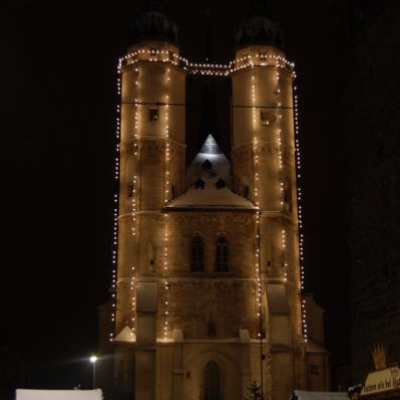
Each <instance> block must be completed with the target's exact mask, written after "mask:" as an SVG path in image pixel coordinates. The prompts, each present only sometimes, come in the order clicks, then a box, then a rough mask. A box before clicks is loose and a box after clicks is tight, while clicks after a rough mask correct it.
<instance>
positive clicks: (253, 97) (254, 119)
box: [251, 75, 262, 340]
mask: <svg viewBox="0 0 400 400" xmlns="http://www.w3.org/2000/svg"><path fill="white" fill-rule="evenodd" d="M251 103H252V111H251V118H252V126H253V154H254V160H253V162H254V204H255V205H256V206H257V208H259V201H258V184H259V182H258V181H259V173H258V162H259V157H258V139H257V115H256V104H257V98H256V78H255V76H254V75H252V77H251ZM255 239H256V254H255V257H256V259H255V272H256V276H257V283H256V285H257V295H256V307H257V318H259V320H260V330H259V332H258V334H257V336H258V338H259V339H260V340H261V339H262V315H261V312H262V285H261V268H260V212H259V211H257V214H256V238H255Z"/></svg>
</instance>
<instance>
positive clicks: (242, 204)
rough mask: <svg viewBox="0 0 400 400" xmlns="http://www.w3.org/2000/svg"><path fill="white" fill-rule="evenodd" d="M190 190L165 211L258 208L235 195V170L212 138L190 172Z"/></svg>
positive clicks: (188, 172)
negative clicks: (233, 190)
mask: <svg viewBox="0 0 400 400" xmlns="http://www.w3.org/2000/svg"><path fill="white" fill-rule="evenodd" d="M186 182H187V187H188V190H187V191H186V192H185V193H183V194H181V195H180V196H178V197H176V198H174V199H172V200H171V201H170V202H169V203H168V204H167V205H166V206H165V207H164V210H173V211H178V210H184V211H189V210H190V211H192V210H193V209H197V210H199V209H202V210H204V209H207V210H211V209H212V210H216V209H218V210H246V211H253V210H256V209H257V207H256V206H255V205H254V204H253V203H252V202H251V201H249V200H248V199H246V198H244V197H242V196H239V195H238V194H235V193H234V192H232V190H231V189H230V188H231V186H232V174H231V166H230V163H229V161H228V159H227V158H226V157H225V155H224V154H223V153H222V152H221V150H220V149H219V147H218V144H217V143H216V141H215V140H214V138H213V137H212V135H208V137H207V139H206V141H205V142H204V144H203V146H202V147H201V149H200V151H199V153H198V154H197V155H196V157H195V158H194V159H193V161H192V163H191V164H190V166H189V167H188V169H187V173H186Z"/></svg>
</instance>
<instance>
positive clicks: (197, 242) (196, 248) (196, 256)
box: [190, 235, 204, 272]
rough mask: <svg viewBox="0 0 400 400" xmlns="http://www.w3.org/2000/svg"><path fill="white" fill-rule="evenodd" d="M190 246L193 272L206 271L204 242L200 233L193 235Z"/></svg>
mask: <svg viewBox="0 0 400 400" xmlns="http://www.w3.org/2000/svg"><path fill="white" fill-rule="evenodd" d="M190 247H191V249H190V251H191V254H190V257H191V262H190V270H191V271H192V272H200V271H204V244H203V239H202V238H201V236H200V235H194V236H193V237H192V241H191V244H190Z"/></svg>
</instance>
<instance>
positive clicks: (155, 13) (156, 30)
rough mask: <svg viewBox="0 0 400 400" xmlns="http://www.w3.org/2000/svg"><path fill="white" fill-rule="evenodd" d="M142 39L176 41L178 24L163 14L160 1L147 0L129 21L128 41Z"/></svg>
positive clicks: (174, 42) (132, 41)
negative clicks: (138, 13) (142, 7)
mask: <svg viewBox="0 0 400 400" xmlns="http://www.w3.org/2000/svg"><path fill="white" fill-rule="evenodd" d="M143 40H161V41H167V42H171V43H173V44H177V43H178V26H177V25H176V23H175V22H174V21H173V20H172V19H170V18H168V17H167V16H166V15H165V14H164V8H163V6H162V5H161V3H160V1H157V0H147V1H146V2H145V5H144V10H143V12H142V13H141V14H140V15H139V16H138V17H137V18H135V19H134V20H133V21H132V22H131V26H130V42H131V43H134V42H140V41H143Z"/></svg>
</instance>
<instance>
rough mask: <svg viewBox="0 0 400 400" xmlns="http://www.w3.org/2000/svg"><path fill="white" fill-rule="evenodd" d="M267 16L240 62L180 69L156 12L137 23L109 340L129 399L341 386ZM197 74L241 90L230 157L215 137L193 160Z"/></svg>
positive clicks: (253, 24) (283, 63)
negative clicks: (327, 341)
mask: <svg viewBox="0 0 400 400" xmlns="http://www.w3.org/2000/svg"><path fill="white" fill-rule="evenodd" d="M262 11H263V10H262V9H261V10H260V9H259V8H257V7H253V9H252V12H251V13H250V16H249V18H248V19H246V20H245V21H244V22H243V23H242V25H241V26H240V29H239V30H238V35H237V38H236V43H237V48H236V53H235V58H234V60H233V61H232V62H231V63H230V64H228V65H213V64H210V63H204V64H194V63H190V62H189V61H188V60H186V59H185V58H183V56H182V55H181V54H180V48H179V45H178V37H177V28H176V25H175V24H174V22H173V21H171V20H169V19H168V18H167V17H166V16H165V15H163V14H162V13H161V12H160V10H157V9H156V10H147V11H146V12H145V13H143V15H142V16H141V17H140V18H139V19H138V20H137V21H135V23H134V25H133V41H132V44H131V46H130V48H129V49H128V52H127V54H126V56H124V57H123V58H122V59H121V60H120V65H119V72H120V99H121V103H120V125H119V131H118V134H119V138H118V140H119V160H118V171H117V173H118V181H119V195H118V211H117V215H116V221H117V226H118V228H117V234H116V249H117V250H116V258H115V259H116V273H115V281H114V286H113V288H114V294H115V298H114V310H113V317H112V318H113V324H114V330H113V332H112V334H111V341H112V344H113V349H114V350H113V351H114V379H115V382H116V385H118V386H119V387H120V388H122V391H123V392H124V393H125V394H126V395H127V397H128V398H132V399H137V400H140V399H146V400H242V399H244V398H248V397H249V392H248V388H249V386H250V385H251V384H252V383H253V384H254V383H255V384H256V385H257V387H258V388H259V389H260V390H261V392H262V393H263V395H264V396H265V398H266V399H269V400H272V399H273V400H286V399H288V398H289V397H290V394H291V393H292V392H293V390H295V389H304V390H318V391H324V390H328V386H329V370H328V366H327V365H328V362H327V352H326V351H325V349H324V347H323V328H322V310H320V309H319V308H318V307H317V306H316V305H315V303H313V301H312V299H311V298H310V297H307V296H303V295H302V274H303V270H302V252H301V241H302V237H301V235H300V233H299V225H301V222H299V220H300V212H299V205H298V197H299V193H300V192H299V189H298V187H297V183H296V182H297V174H298V163H297V162H298V160H297V157H298V152H297V151H296V111H295V106H296V104H295V96H294V93H293V90H294V89H293V80H294V78H295V72H294V69H293V64H292V63H290V62H289V61H288V60H287V59H286V57H285V54H284V52H283V50H282V48H283V41H282V36H281V32H280V30H279V29H278V28H277V26H276V25H275V24H274V23H273V22H271V21H270V20H269V19H268V18H267V17H266V16H265V15H264V13H263V12H262ZM256 31H257V32H258V33H257V35H255V33H254V32H256ZM191 74H192V75H193V74H199V75H207V74H208V75H213V76H221V77H225V78H226V77H228V78H229V79H230V84H231V93H232V95H231V100H230V103H231V104H230V109H231V121H232V122H231V128H230V130H231V138H230V151H231V152H230V154H228V155H225V154H224V153H223V152H222V151H221V149H220V147H219V145H218V143H217V142H216V140H215V138H214V136H213V132H209V134H208V135H207V137H206V139H205V141H204V144H203V145H202V147H201V148H200V149H199V150H198V153H197V155H196V157H195V158H194V159H193V160H189V161H190V162H189V163H187V160H186V149H187V145H188V143H187V141H188V140H190V139H189V138H190V135H193V132H187V124H186V123H185V118H186V101H187V100H186V82H187V79H188V76H189V75H191ZM187 165H188V167H187ZM310 318H311V319H312V321H311V322H310ZM307 322H309V323H308V328H307Z"/></svg>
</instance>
